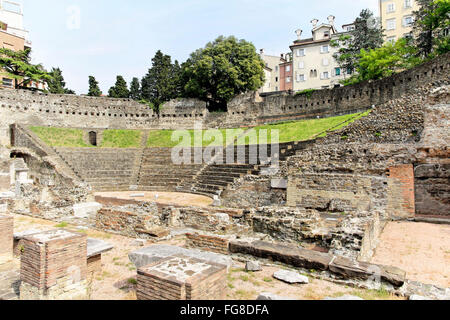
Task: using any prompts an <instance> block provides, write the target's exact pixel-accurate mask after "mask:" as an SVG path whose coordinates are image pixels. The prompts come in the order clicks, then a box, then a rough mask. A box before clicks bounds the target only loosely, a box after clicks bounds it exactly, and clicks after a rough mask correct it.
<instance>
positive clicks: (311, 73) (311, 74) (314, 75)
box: [310, 69, 317, 78]
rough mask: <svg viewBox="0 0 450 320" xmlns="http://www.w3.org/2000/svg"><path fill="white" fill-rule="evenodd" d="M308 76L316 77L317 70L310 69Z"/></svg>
mask: <svg viewBox="0 0 450 320" xmlns="http://www.w3.org/2000/svg"><path fill="white" fill-rule="evenodd" d="M310 77H311V78H317V70H315V69H314V70H311V72H310Z"/></svg>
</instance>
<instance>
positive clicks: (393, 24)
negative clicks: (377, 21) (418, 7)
mask: <svg viewBox="0 0 450 320" xmlns="http://www.w3.org/2000/svg"><path fill="white" fill-rule="evenodd" d="M386 22H387V29H388V30H395V27H396V23H397V21H396V20H395V19H389V20H387V21H386Z"/></svg>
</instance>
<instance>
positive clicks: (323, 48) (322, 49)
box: [320, 45, 330, 53]
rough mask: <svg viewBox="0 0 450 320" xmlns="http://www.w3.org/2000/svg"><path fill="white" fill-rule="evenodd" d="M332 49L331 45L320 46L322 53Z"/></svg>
mask: <svg viewBox="0 0 450 320" xmlns="http://www.w3.org/2000/svg"><path fill="white" fill-rule="evenodd" d="M329 51H330V49H329V46H328V45H326V46H321V47H320V53H328V52H329Z"/></svg>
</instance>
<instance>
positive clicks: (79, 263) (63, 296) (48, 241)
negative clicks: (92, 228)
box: [20, 229, 88, 300]
mask: <svg viewBox="0 0 450 320" xmlns="http://www.w3.org/2000/svg"><path fill="white" fill-rule="evenodd" d="M86 255H87V237H86V235H82V234H78V233H74V232H70V231H67V230H63V229H61V230H52V231H47V232H42V233H37V234H33V235H29V236H26V237H25V238H24V239H23V253H22V256H21V266H20V278H21V280H22V284H21V287H20V299H21V300H84V299H87V298H88V288H87V286H88V285H87V280H86V278H87V262H86Z"/></svg>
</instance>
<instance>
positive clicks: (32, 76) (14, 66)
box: [0, 48, 52, 89]
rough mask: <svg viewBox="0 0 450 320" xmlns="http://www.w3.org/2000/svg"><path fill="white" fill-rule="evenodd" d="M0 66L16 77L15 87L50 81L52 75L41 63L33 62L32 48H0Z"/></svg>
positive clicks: (23, 87) (25, 87)
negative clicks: (15, 49)
mask: <svg viewBox="0 0 450 320" xmlns="http://www.w3.org/2000/svg"><path fill="white" fill-rule="evenodd" d="M0 67H1V68H2V69H3V71H4V73H6V75H7V76H8V77H10V78H12V79H14V88H16V89H19V88H20V89H29V85H30V84H31V83H32V82H45V83H46V82H48V81H51V80H52V77H51V75H50V74H49V73H48V72H47V71H45V69H44V67H43V66H42V65H41V64H36V65H33V64H31V49H25V50H22V51H13V50H11V49H6V48H0Z"/></svg>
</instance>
